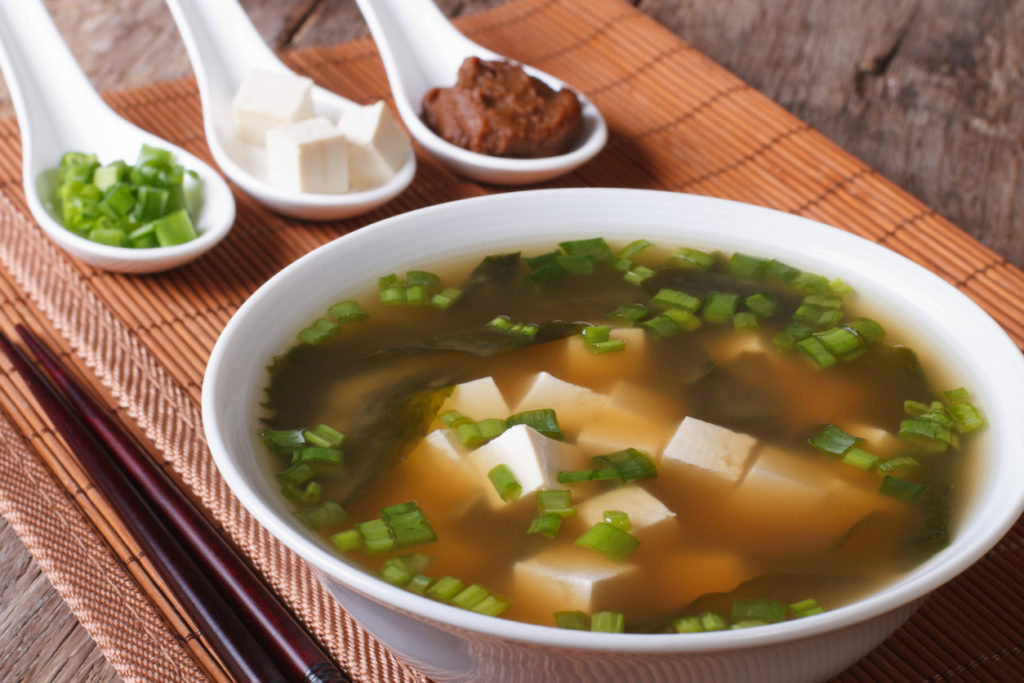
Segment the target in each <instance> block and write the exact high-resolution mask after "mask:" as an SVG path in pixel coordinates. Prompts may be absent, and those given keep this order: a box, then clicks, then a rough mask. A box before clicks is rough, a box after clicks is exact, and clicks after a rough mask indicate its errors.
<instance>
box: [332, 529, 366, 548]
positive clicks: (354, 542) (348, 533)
mask: <svg viewBox="0 0 1024 683" xmlns="http://www.w3.org/2000/svg"><path fill="white" fill-rule="evenodd" d="M331 543H333V544H334V547H335V548H337V549H338V550H339V551H340V552H343V553H347V552H348V551H350V550H355V549H356V548H361V547H362V545H363V535H362V534H361V533H359V529H346V530H345V531H341V532H339V533H336V534H334V535H332V536H331Z"/></svg>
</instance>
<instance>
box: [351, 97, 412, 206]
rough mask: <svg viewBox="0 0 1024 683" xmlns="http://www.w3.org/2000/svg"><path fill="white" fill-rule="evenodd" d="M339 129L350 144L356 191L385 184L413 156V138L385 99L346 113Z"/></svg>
mask: <svg viewBox="0 0 1024 683" xmlns="http://www.w3.org/2000/svg"><path fill="white" fill-rule="evenodd" d="M338 129H339V130H340V131H341V132H342V134H344V136H345V139H346V140H348V143H349V154H348V173H349V183H350V184H351V186H352V188H353V189H356V190H363V189H366V188H370V187H376V186H378V185H383V184H384V183H386V182H387V181H389V180H391V178H392V176H394V175H395V173H397V172H398V169H400V168H401V167H402V165H403V164H404V163H405V160H406V157H407V156H408V155H409V149H410V147H411V144H410V143H409V135H408V133H406V132H405V129H404V128H402V126H401V125H399V123H398V121H396V120H395V117H394V116H393V115H392V114H391V110H390V109H388V108H387V106H385V105H384V102H383V100H381V101H379V102H377V103H375V104H371V105H369V106H366V107H359V108H357V109H352V110H350V111H347V112H345V113H344V114H342V116H341V118H340V119H339V120H338Z"/></svg>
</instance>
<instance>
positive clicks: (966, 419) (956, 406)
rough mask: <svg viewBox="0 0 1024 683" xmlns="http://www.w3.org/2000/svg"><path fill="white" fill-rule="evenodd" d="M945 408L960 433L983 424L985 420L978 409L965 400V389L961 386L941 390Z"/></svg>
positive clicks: (971, 430) (972, 429) (979, 427)
mask: <svg viewBox="0 0 1024 683" xmlns="http://www.w3.org/2000/svg"><path fill="white" fill-rule="evenodd" d="M942 398H943V400H944V401H945V403H946V410H948V411H949V414H950V416H951V417H952V418H953V420H954V421H955V422H956V428H957V431H959V432H960V433H961V434H965V433H967V432H973V431H974V430H976V429H981V428H982V427H983V426H985V420H984V419H983V418H982V417H981V413H980V412H979V411H978V409H977V408H976V407H975V406H974V404H972V403H971V402H970V401H968V400H967V390H966V389H964V388H963V387H960V388H958V389H952V390H950V391H944V392H942Z"/></svg>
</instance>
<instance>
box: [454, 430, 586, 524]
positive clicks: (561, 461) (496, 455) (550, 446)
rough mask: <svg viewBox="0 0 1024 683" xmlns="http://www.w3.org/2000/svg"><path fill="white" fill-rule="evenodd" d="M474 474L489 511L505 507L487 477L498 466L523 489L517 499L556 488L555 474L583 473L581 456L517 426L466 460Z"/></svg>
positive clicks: (574, 448) (574, 449) (533, 431)
mask: <svg viewBox="0 0 1024 683" xmlns="http://www.w3.org/2000/svg"><path fill="white" fill-rule="evenodd" d="M466 462H468V463H469V465H470V467H472V468H473V469H474V470H475V471H476V476H477V482H478V484H477V485H478V486H480V487H481V488H483V489H484V490H485V491H487V497H488V500H489V501H490V503H491V506H492V507H496V508H500V507H502V506H504V505H505V504H506V503H505V501H503V500H502V499H501V497H500V496H499V495H498V492H497V491H496V490H495V488H494V486H493V485H492V484H491V482H490V479H488V477H487V473H488V472H490V471H491V470H492V469H493V468H495V467H497V466H498V465H506V466H507V467H508V468H509V469H510V470H511V471H512V474H514V475H515V477H516V480H517V481H518V482H519V485H520V486H521V487H522V494H521V496H520V499H523V498H527V497H528V495H529V494H530V493H533V492H534V491H537V490H538V489H541V488H558V487H559V485H558V480H557V476H558V473H559V472H561V471H563V470H579V469H583V468H584V466H585V464H586V458H585V457H584V455H583V453H582V452H581V451H580V450H579V449H578V448H576V447H575V446H572V445H570V444H567V443H565V442H563V441H556V440H554V439H549V438H548V437H546V436H544V435H543V434H541V433H540V432H537V431H536V430H534V429H533V428H532V427H527V426H526V425H516V426H514V427H512V428H511V429H508V430H506V431H505V433H504V434H502V435H501V436H499V437H497V438H496V439H493V440H492V441H490V442H488V443H486V444H484V445H483V446H481V447H480V448H477V449H476V450H475V451H472V452H470V453H469V455H467V456H466Z"/></svg>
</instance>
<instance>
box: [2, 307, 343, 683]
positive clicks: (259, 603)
mask: <svg viewBox="0 0 1024 683" xmlns="http://www.w3.org/2000/svg"><path fill="white" fill-rule="evenodd" d="M15 329H16V330H17V331H18V334H19V335H20V336H21V338H22V339H23V340H24V342H25V344H26V346H28V348H29V349H30V350H31V351H32V353H33V354H34V355H35V356H36V359H37V362H38V364H39V366H40V367H41V368H42V371H40V369H39V367H36V365H35V364H34V363H33V361H32V360H31V359H30V358H29V357H28V355H27V354H26V353H25V352H24V351H23V350H22V349H21V348H19V347H17V346H15V345H14V344H12V343H11V341H10V340H9V339H8V338H7V337H6V336H5V335H4V334H2V333H0V350H2V351H3V352H4V354H6V355H7V357H8V358H9V359H10V360H11V362H12V363H13V365H14V368H15V369H16V370H17V371H18V373H19V374H20V375H21V376H22V377H23V378H24V380H25V383H26V384H27V385H28V387H29V389H30V390H31V391H32V393H33V394H34V395H35V397H36V399H37V400H38V401H39V403H40V405H42V407H43V409H44V410H45V411H46V413H47V415H49V417H50V420H51V421H52V422H53V424H54V426H55V427H56V428H57V429H58V431H59V432H60V433H61V435H62V436H63V437H64V440H65V441H66V442H67V443H68V445H69V446H70V447H71V449H72V450H73V451H74V453H75V454H76V456H77V457H78V459H79V461H80V462H81V464H82V466H83V467H84V468H85V470H86V471H87V472H88V473H89V476H90V477H91V479H92V480H93V482H94V483H95V485H96V487H97V488H98V489H99V490H100V491H101V493H102V494H103V495H104V497H105V498H106V499H107V501H108V502H109V503H110V504H111V506H112V507H113V508H114V509H115V510H116V512H117V514H118V515H119V516H120V517H121V518H122V519H124V520H125V521H126V522H127V523H128V528H130V529H132V530H133V534H134V536H135V539H136V541H138V543H139V545H140V546H141V547H142V548H143V550H144V551H145V552H146V554H147V555H149V557H150V558H151V559H152V561H153V563H154V565H155V566H156V568H157V569H158V570H159V572H160V574H161V576H162V577H163V579H164V581H165V582H166V583H167V584H168V586H170V587H171V590H172V591H174V593H175V594H176V595H177V596H178V597H179V599H181V601H182V603H183V605H184V607H185V609H186V610H188V612H189V614H190V615H191V616H192V618H193V619H194V620H195V622H196V624H197V625H198V627H199V628H200V630H201V631H202V633H203V635H204V636H205V637H206V639H207V640H208V641H209V642H210V644H211V646H212V647H213V649H214V651H215V652H216V653H217V656H218V657H219V658H220V659H221V661H222V662H223V664H224V666H225V667H226V668H227V669H228V671H229V672H230V674H231V675H232V677H234V678H235V679H236V680H238V681H261V682H263V681H308V682H309V683H317V682H323V683H328V682H344V683H349V682H350V679H349V678H348V677H347V676H346V675H345V674H344V673H342V672H341V671H340V670H339V669H338V668H337V667H336V666H335V665H334V664H333V663H332V662H331V661H330V659H328V658H327V656H326V655H325V654H324V653H323V652H322V651H321V650H320V648H319V647H318V646H317V645H316V643H314V642H313V640H312V639H311V638H310V636H309V634H308V633H306V631H305V630H304V629H303V628H302V627H301V626H299V624H298V623H296V621H295V619H294V617H292V616H291V615H290V614H289V613H288V612H287V610H285V608H284V607H283V606H282V605H281V604H280V602H278V600H277V599H276V598H275V597H274V596H273V594H271V592H270V591H269V589H268V588H267V587H266V586H265V585H264V584H263V583H262V581H260V580H259V579H258V578H257V577H256V576H255V575H254V574H253V573H252V570H251V569H249V567H248V566H247V565H246V564H245V563H244V562H243V561H242V560H241V559H240V558H239V557H238V556H237V555H236V554H235V552H234V551H233V550H232V549H231V548H230V547H229V546H228V545H227V543H226V542H225V541H224V539H222V538H221V537H220V536H219V535H218V534H217V532H215V531H214V530H213V529H212V528H211V527H210V526H209V524H208V522H207V521H206V519H205V518H203V516H202V515H201V514H200V513H199V511H198V510H197V509H196V508H195V507H194V506H193V505H192V503H191V502H190V501H189V500H188V499H187V498H185V496H184V494H182V493H181V491H180V490H179V489H178V488H177V486H176V485H175V484H174V483H173V482H171V480H170V478H169V477H168V476H167V475H166V474H165V473H164V472H163V471H162V470H161V469H160V468H159V467H157V465H156V464H155V463H154V462H153V460H152V458H150V457H149V455H148V454H146V453H145V452H144V451H143V450H142V448H141V446H139V445H138V444H137V442H136V441H135V439H134V438H133V437H131V436H130V435H129V434H128V433H127V432H126V431H125V430H124V429H123V428H122V427H121V426H120V425H118V424H117V423H116V422H115V421H114V419H113V418H112V417H110V416H109V415H108V414H107V412H106V411H105V410H104V409H103V408H101V407H100V405H99V403H97V402H96V400H95V399H93V398H92V397H91V396H90V395H89V393H88V392H87V391H85V390H84V389H83V388H82V387H81V386H80V385H79V384H78V382H77V380H75V379H74V377H73V376H72V375H71V374H70V373H69V372H68V371H67V370H66V369H65V368H64V367H63V365H62V364H61V363H60V361H59V360H58V359H57V357H56V356H55V355H54V354H53V353H52V352H51V351H50V350H49V348H47V347H46V345H45V344H44V343H43V342H42V341H41V340H40V339H39V338H38V337H37V336H36V335H35V334H33V333H32V332H31V331H30V330H28V329H27V328H25V327H24V326H23V325H17V326H16V328H15ZM44 373H45V374H44Z"/></svg>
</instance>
